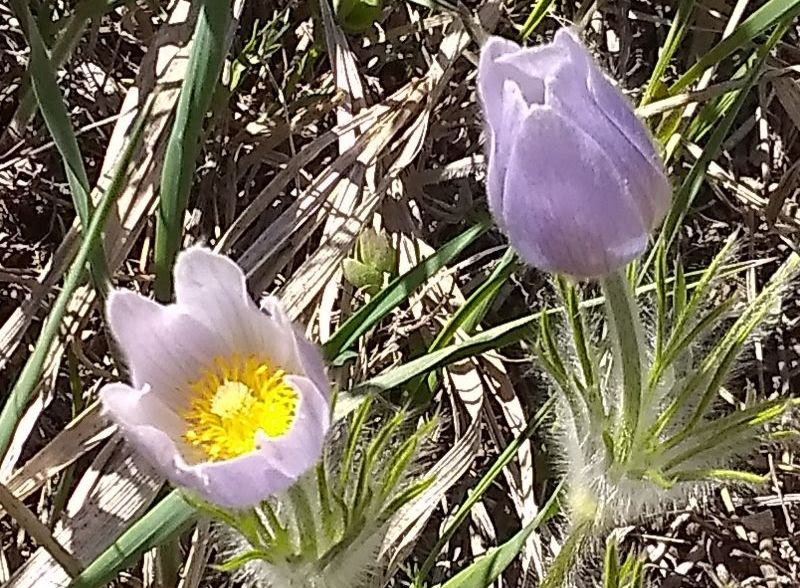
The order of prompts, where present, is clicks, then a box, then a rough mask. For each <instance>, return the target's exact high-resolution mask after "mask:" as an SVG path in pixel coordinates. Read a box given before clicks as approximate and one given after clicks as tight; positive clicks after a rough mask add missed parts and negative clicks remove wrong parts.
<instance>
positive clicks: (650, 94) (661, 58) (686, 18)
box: [639, 0, 697, 107]
mask: <svg viewBox="0 0 800 588" xmlns="http://www.w3.org/2000/svg"><path fill="white" fill-rule="evenodd" d="M696 4H697V2H696V0H681V3H680V4H678V10H677V11H676V13H675V17H674V18H673V20H672V26H671V27H670V29H669V33H668V34H667V38H666V40H665V41H664V45H663V47H661V51H660V53H659V55H658V61H657V62H656V65H655V67H654V68H653V73H652V74H650V81H649V82H648V83H647V88H645V90H644V94H643V95H642V100H641V102H640V103H639V106H640V107H642V106H645V105H646V104H649V103H650V102H652V101H653V98H655V96H656V93H657V92H658V90H659V88H660V87H661V86H662V84H663V82H662V78H663V77H664V72H666V71H667V66H669V62H670V60H671V59H672V56H673V55H675V51H677V49H678V47H680V46H681V43H683V39H684V37H685V36H686V33H687V31H688V30H689V25H690V24H691V22H692V16H693V15H694V7H695V5H696Z"/></svg>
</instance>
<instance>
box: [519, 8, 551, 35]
mask: <svg viewBox="0 0 800 588" xmlns="http://www.w3.org/2000/svg"><path fill="white" fill-rule="evenodd" d="M552 6H553V0H536V3H535V4H534V5H533V8H532V9H531V13H530V14H529V15H528V18H527V19H526V20H525V24H523V25H522V30H521V31H520V32H519V36H520V38H521V39H522V40H523V41H527V40H528V37H530V36H531V35H532V34H533V32H534V31H535V30H536V29H537V28H538V27H539V25H540V24H541V22H542V21H543V20H544V17H545V16H547V13H548V12H550V8H552Z"/></svg>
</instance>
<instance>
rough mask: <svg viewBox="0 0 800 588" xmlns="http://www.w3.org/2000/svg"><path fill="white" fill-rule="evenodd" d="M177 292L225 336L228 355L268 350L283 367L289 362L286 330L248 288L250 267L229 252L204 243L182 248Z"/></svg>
mask: <svg viewBox="0 0 800 588" xmlns="http://www.w3.org/2000/svg"><path fill="white" fill-rule="evenodd" d="M175 297H176V300H177V304H178V305H179V306H182V307H184V308H185V309H186V311H187V312H189V313H190V314H191V315H192V317H193V318H195V319H196V320H198V321H199V322H201V323H203V324H205V325H206V326H207V327H208V328H209V329H211V330H213V331H214V333H216V334H217V336H218V337H220V338H221V339H222V340H223V341H224V342H225V344H226V347H227V349H228V355H231V354H233V353H239V354H242V355H249V354H257V355H260V356H266V357H269V358H270V359H271V361H272V362H273V363H274V364H275V365H278V366H281V367H283V366H284V365H286V364H287V363H288V362H289V360H290V357H291V352H292V350H291V347H290V346H287V345H286V342H287V340H290V338H289V337H288V336H287V332H286V330H285V329H282V328H280V327H279V326H278V325H277V323H276V322H275V321H273V320H270V318H269V317H267V316H265V315H264V314H263V313H262V312H261V311H259V309H258V307H256V305H255V303H254V302H253V300H252V299H251V297H250V294H249V293H248V292H247V285H246V282H245V276H244V272H242V270H241V269H240V268H239V266H238V265H236V264H235V263H234V262H233V261H231V260H230V259H228V258H227V257H225V256H223V255H218V254H216V253H213V252H211V251H210V250H208V249H205V248H202V247H193V248H191V249H187V250H186V251H184V252H183V253H181V254H180V255H179V256H178V260H177V262H176V264H175Z"/></svg>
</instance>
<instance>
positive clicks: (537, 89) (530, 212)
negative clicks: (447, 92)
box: [478, 28, 671, 278]
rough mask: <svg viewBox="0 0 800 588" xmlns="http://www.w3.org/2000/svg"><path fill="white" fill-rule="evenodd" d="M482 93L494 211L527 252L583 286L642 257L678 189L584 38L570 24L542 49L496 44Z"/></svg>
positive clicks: (483, 72)
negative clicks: (583, 280)
mask: <svg viewBox="0 0 800 588" xmlns="http://www.w3.org/2000/svg"><path fill="white" fill-rule="evenodd" d="M478 89H479V93H480V97H481V101H482V103H483V110H484V114H485V118H486V127H487V139H488V141H487V153H488V155H487V159H488V172H487V193H488V197H489V207H490V209H491V211H492V214H493V215H494V218H495V220H496V221H497V223H498V224H499V225H500V227H501V228H502V229H503V230H504V231H505V232H506V234H507V235H508V239H509V241H510V242H511V244H512V245H513V246H514V247H515V248H516V249H517V251H518V252H519V254H520V256H521V257H522V258H523V259H524V260H525V261H526V262H527V263H529V264H530V265H532V266H535V267H537V268H540V269H542V270H546V271H551V272H558V273H563V274H568V275H572V276H575V277H579V278H587V277H595V276H601V275H604V274H607V273H610V272H612V271H614V270H616V269H618V268H620V267H622V266H624V265H625V264H627V263H628V262H630V261H631V260H633V259H635V258H637V257H639V256H640V255H641V254H642V253H643V252H644V250H645V248H646V247H647V240H648V237H649V235H650V232H651V231H652V230H653V228H654V227H655V226H656V225H657V224H658V223H659V222H661V220H662V219H663V217H664V215H665V214H666V211H667V209H668V208H669V204H670V196H671V188H670V185H669V181H668V180H667V178H666V176H665V174H664V169H663V165H662V163H661V160H660V158H659V156H658V154H657V153H656V150H655V148H654V146H653V143H652V140H651V139H650V136H649V134H648V132H647V129H645V127H644V125H643V124H642V123H641V122H640V121H639V120H638V119H637V118H636V115H635V114H634V112H633V109H632V108H631V105H630V104H629V103H628V101H627V100H626V99H625V97H624V96H622V94H620V92H619V91H618V90H617V89H616V88H615V87H614V86H612V85H611V83H610V82H609V81H608V80H607V79H606V78H605V77H604V76H603V72H602V71H601V70H600V68H599V67H598V66H597V64H596V63H595V62H594V61H593V59H592V57H591V55H590V54H589V52H588V51H587V49H586V48H585V47H584V46H583V44H582V43H581V42H580V41H579V40H578V39H577V37H576V36H574V34H573V33H571V32H570V31H569V30H568V29H566V28H564V29H561V30H560V31H558V32H557V33H556V35H555V39H554V40H553V42H552V43H550V44H548V45H544V46H541V47H536V48H531V49H523V48H521V47H520V46H519V45H517V44H516V43H513V42H511V41H508V40H506V39H501V38H499V37H492V38H491V39H489V41H488V42H487V43H486V45H484V47H483V49H482V51H481V58H480V66H479V70H478Z"/></svg>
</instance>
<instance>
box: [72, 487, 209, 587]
mask: <svg viewBox="0 0 800 588" xmlns="http://www.w3.org/2000/svg"><path fill="white" fill-rule="evenodd" d="M196 514H197V511H196V510H195V509H194V507H192V506H191V505H190V504H189V503H188V502H186V501H185V500H184V499H183V497H182V496H181V494H180V492H179V491H178V490H173V491H172V492H171V493H170V494H169V495H168V496H167V497H166V498H164V499H163V500H162V501H161V502H159V503H158V504H157V505H156V506H155V507H154V508H153V509H151V510H150V511H149V512H148V513H147V514H146V515H144V516H143V517H142V518H140V519H139V520H138V521H136V522H135V523H134V524H133V525H132V526H131V527H130V528H129V529H128V530H127V531H125V532H124V533H123V534H122V535H121V536H120V538H119V539H117V540H116V541H115V542H114V543H113V544H112V545H111V546H110V547H108V548H107V549H106V550H105V551H104V552H103V553H101V554H100V555H99V556H98V557H97V558H96V559H95V560H94V561H93V562H92V563H91V564H89V565H88V566H87V567H86V568H85V569H84V570H83V572H82V573H81V574H80V575H79V576H78V577H77V578H75V579H74V580H73V581H72V583H71V584H70V588H96V587H97V586H104V585H105V584H106V583H107V582H109V581H111V580H112V579H113V578H114V576H115V575H116V574H117V572H119V571H120V570H122V569H124V568H125V567H127V566H129V565H131V564H132V563H133V562H135V561H136V560H137V559H138V557H139V556H140V555H141V554H142V553H144V552H145V551H147V550H148V549H152V548H153V547H155V546H157V545H160V544H162V543H164V542H165V541H167V540H168V539H170V538H171V537H173V536H175V534H176V533H179V532H180V531H181V530H183V529H184V528H185V527H186V526H187V525H188V524H189V523H190V522H191V521H192V520H194V518H195V517H196Z"/></svg>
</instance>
